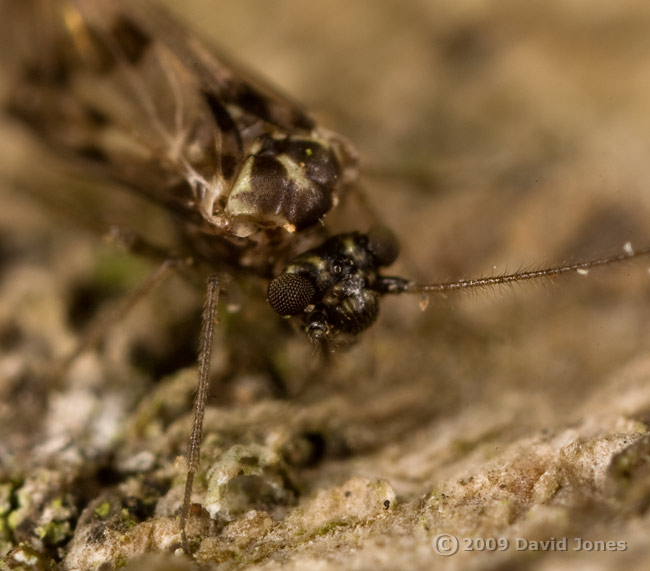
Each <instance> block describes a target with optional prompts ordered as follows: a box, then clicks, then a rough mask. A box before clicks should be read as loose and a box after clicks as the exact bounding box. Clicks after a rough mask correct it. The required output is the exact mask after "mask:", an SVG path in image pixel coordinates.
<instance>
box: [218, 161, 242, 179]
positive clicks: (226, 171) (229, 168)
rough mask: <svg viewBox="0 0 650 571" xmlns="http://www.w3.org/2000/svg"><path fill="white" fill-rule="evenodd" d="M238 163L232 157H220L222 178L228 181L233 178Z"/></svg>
mask: <svg viewBox="0 0 650 571" xmlns="http://www.w3.org/2000/svg"><path fill="white" fill-rule="evenodd" d="M238 162H239V161H238V160H237V157H234V156H232V155H224V156H223V157H221V174H222V175H223V176H224V178H227V179H230V178H232V177H233V175H234V174H235V169H236V168H237V164H238Z"/></svg>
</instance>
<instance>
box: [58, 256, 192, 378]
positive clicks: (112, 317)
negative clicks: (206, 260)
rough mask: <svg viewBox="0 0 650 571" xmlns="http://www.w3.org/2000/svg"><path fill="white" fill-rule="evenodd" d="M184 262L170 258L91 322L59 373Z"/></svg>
mask: <svg viewBox="0 0 650 571" xmlns="http://www.w3.org/2000/svg"><path fill="white" fill-rule="evenodd" d="M183 264H184V262H183V261H181V260H179V259H177V258H168V259H167V260H165V261H164V262H163V263H162V264H161V265H160V266H159V267H158V268H157V269H156V271H155V272H153V274H151V275H150V276H149V277H148V278H147V280H146V281H145V282H144V283H142V284H141V285H140V286H139V287H138V288H137V289H135V290H133V291H131V292H130V293H129V294H128V295H126V296H125V297H124V298H123V299H121V300H120V302H119V304H118V305H117V306H115V307H111V308H109V309H108V311H106V312H104V313H103V314H102V315H101V316H100V317H99V319H97V320H95V321H94V322H93V323H91V325H90V327H89V328H88V329H87V330H86V332H85V333H84V335H83V337H82V339H81V341H80V342H79V344H78V345H77V347H76V348H75V349H74V350H73V352H72V353H71V354H70V355H68V356H67V357H66V358H65V359H64V360H63V362H61V363H59V365H58V367H57V369H56V370H57V373H62V372H63V371H65V370H66V369H67V368H68V367H69V366H70V364H71V363H72V362H73V361H74V360H75V359H76V358H77V357H79V355H81V354H82V353H83V352H84V351H86V350H88V349H90V348H91V347H93V346H94V345H96V344H97V343H98V342H99V340H100V339H101V338H102V336H103V335H104V334H105V332H106V331H107V330H108V329H110V328H111V327H113V326H114V325H115V324H116V323H119V322H120V321H121V320H122V319H124V317H126V316H127V315H128V314H129V313H130V312H131V310H132V309H133V307H134V306H135V305H136V304H137V303H138V301H140V300H141V299H142V298H143V297H145V296H146V295H147V294H148V293H149V292H151V291H153V290H154V289H155V288H156V287H158V286H159V285H160V284H161V283H162V282H164V281H165V279H167V277H168V276H169V275H171V273H172V272H173V271H174V270H176V269H177V268H178V267H179V266H181V265H183Z"/></svg>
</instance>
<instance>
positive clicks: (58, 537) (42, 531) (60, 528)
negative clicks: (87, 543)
mask: <svg viewBox="0 0 650 571" xmlns="http://www.w3.org/2000/svg"><path fill="white" fill-rule="evenodd" d="M34 532H35V533H36V535H37V537H38V538H39V539H41V540H42V541H43V543H45V544H46V545H52V546H55V545H60V544H62V543H64V542H65V541H67V540H68V539H70V538H71V537H72V528H71V526H70V522H69V521H51V522H50V523H47V524H45V525H39V526H37V527H36V528H35V529H34Z"/></svg>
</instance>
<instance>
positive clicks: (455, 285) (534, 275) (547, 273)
mask: <svg viewBox="0 0 650 571" xmlns="http://www.w3.org/2000/svg"><path fill="white" fill-rule="evenodd" d="M647 255H650V246H648V247H645V248H641V249H640V250H634V249H633V248H632V244H630V242H627V243H626V244H625V245H624V246H623V253H622V254H616V255H613V256H606V257H604V258H597V259H594V260H587V261H583V262H576V263H574V264H567V265H564V266H556V267H553V268H543V269H541V270H530V271H523V272H515V273H513V274H502V275H499V276H489V277H482V278H475V279H466V280H457V281H452V282H442V283H435V284H417V283H414V282H409V283H408V284H406V286H405V287H404V289H402V290H401V291H400V292H395V293H437V292H448V291H456V290H464V289H472V288H480V287H487V286H494V285H503V284H510V283H515V282H523V281H528V280H536V279H539V278H554V277H557V276H559V275H561V274H566V273H569V272H577V273H579V274H586V273H588V272H589V270H590V269H591V268H595V267H598V266H606V265H609V264H616V263H618V262H625V261H627V260H631V259H633V258H640V257H641V256H647ZM391 293H392V292H391Z"/></svg>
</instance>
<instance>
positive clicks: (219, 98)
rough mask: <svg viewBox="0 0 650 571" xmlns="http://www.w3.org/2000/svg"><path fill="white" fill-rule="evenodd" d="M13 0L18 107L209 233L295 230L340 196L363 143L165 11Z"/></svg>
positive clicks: (69, 147) (99, 166) (9, 12)
mask: <svg viewBox="0 0 650 571" xmlns="http://www.w3.org/2000/svg"><path fill="white" fill-rule="evenodd" d="M2 10H3V13H4V14H5V17H4V18H3V19H4V20H5V21H6V22H10V23H11V24H10V26H9V28H10V29H9V30H8V33H9V34H10V36H11V37H15V39H16V45H17V46H19V48H17V49H16V50H12V56H11V57H12V58H13V61H12V62H10V64H9V65H13V67H15V68H16V69H17V72H18V73H15V74H14V75H15V76H16V77H19V78H20V80H19V82H18V84H17V85H15V86H12V87H10V88H9V90H8V96H7V98H8V103H7V105H8V107H9V109H10V110H11V112H12V113H13V114H14V115H16V116H18V117H19V118H20V119H22V120H23V121H24V122H26V123H28V124H29V125H30V126H31V127H32V128H33V129H34V130H35V131H36V132H37V133H38V134H39V135H40V136H41V137H42V138H43V139H44V140H45V141H47V142H48V143H50V145H52V146H54V147H56V148H57V149H58V150H59V151H67V152H68V153H70V154H73V155H75V156H77V157H80V158H82V159H84V160H85V162H86V163H90V164H91V165H92V167H93V168H94V169H95V170H96V171H97V172H99V173H100V174H102V175H104V176H108V177H110V178H113V179H117V180H119V181H121V182H122V183H125V184H127V185H128V186H130V187H131V188H134V189H136V190H138V191H139V192H141V193H143V194H145V195H146V196H148V197H150V198H152V199H153V200H155V201H157V202H159V203H162V204H164V205H166V206H168V207H169V208H171V209H173V210H174V211H175V212H177V213H183V214H184V216H185V218H186V219H188V220H191V221H193V222H194V223H195V224H197V225H202V226H203V229H204V231H205V232H206V233H214V234H223V233H228V232H230V233H232V234H236V235H241V236H246V235H248V234H250V233H252V232H253V231H255V230H256V229H257V228H258V227H259V226H261V225H267V226H269V225H270V226H271V227H274V226H275V227H282V226H284V227H286V228H287V229H289V230H291V231H293V230H294V229H296V228H300V227H304V226H308V225H311V224H314V223H315V222H317V221H318V220H320V218H322V216H323V215H324V214H325V213H326V212H327V211H328V210H329V209H330V208H331V207H332V206H333V205H334V204H335V199H334V197H333V193H334V191H335V190H336V189H337V188H338V186H339V183H340V179H341V172H342V170H346V169H344V168H342V167H341V165H343V166H345V164H348V163H349V164H352V163H354V158H353V154H354V153H353V152H352V151H350V150H349V149H347V148H346V149H343V147H345V144H344V143H340V139H339V138H337V137H335V136H333V135H329V134H327V133H324V132H321V131H318V130H317V129H316V128H315V124H314V122H313V121H312V119H311V118H310V117H309V116H308V115H306V114H305V113H304V112H303V111H302V110H301V109H300V108H299V107H298V106H296V105H294V104H293V103H291V102H289V101H288V100H286V99H284V98H282V97H281V96H279V95H278V94H277V93H275V92H272V90H270V89H268V88H260V87H257V86H255V87H254V86H253V85H251V83H250V82H248V81H244V80H242V79H240V78H239V77H238V75H236V73H235V72H233V71H231V70H230V69H229V68H228V67H226V66H225V65H224V63H223V62H222V61H220V59H219V58H218V57H217V56H215V55H213V54H212V53H211V52H210V51H209V50H207V49H206V48H205V47H204V46H203V45H202V44H201V43H200V42H198V41H197V40H195V39H194V38H192V37H190V36H188V35H187V34H185V32H184V30H183V29H182V27H181V26H180V25H178V24H176V23H175V22H174V21H173V20H172V19H171V18H169V17H168V16H167V15H166V14H165V13H164V12H163V11H160V10H158V9H156V8H154V7H153V6H151V5H149V4H147V3H138V4H137V5H134V6H133V7H132V6H131V5H130V4H129V5H128V6H127V5H126V4H123V3H121V2H105V1H102V0H100V1H92V2H91V1H85V0H70V1H68V0H30V1H28V2H25V3H21V4H20V5H18V6H16V5H13V4H9V3H7V5H6V6H4V5H3V8H2ZM9 43H10V44H11V45H13V43H14V42H13V39H12V40H11V41H10V42H9ZM291 137H294V138H295V137H297V139H296V140H292V139H291ZM314 149H316V150H314ZM257 155H260V156H261V158H257ZM298 155H300V156H298ZM302 155H305V156H304V157H303V156H302ZM252 156H254V158H253V159H252V160H249V161H248V162H247V158H250V157H252ZM309 161H311V163H310V162H309ZM312 163H313V164H312ZM296 164H297V165H299V166H298V167H296ZM305 165H306V166H305ZM351 170H354V168H353V167H352V168H350V167H347V171H348V173H349V171H351ZM312 171H313V172H312ZM237 177H239V179H240V182H239V183H238V184H235V181H236V179H237ZM348 178H349V174H348ZM276 181H279V182H278V183H277V184H276ZM233 188H235V189H236V190H235V192H233ZM278 188H279V189H280V192H281V194H278V191H277V189H278ZM303 188H307V189H308V190H307V192H303V191H302V190H301V189H303ZM287 189H288V190H287ZM303 195H304V196H303ZM296 204H297V205H298V206H296ZM302 204H305V205H306V206H304V207H303V206H302ZM305 209H307V210H306V213H305ZM234 216H240V217H241V218H246V219H248V218H253V219H254V224H250V223H248V220H247V224H240V225H239V226H236V225H235V224H232V223H231V219H232V218H233V217H234Z"/></svg>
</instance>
